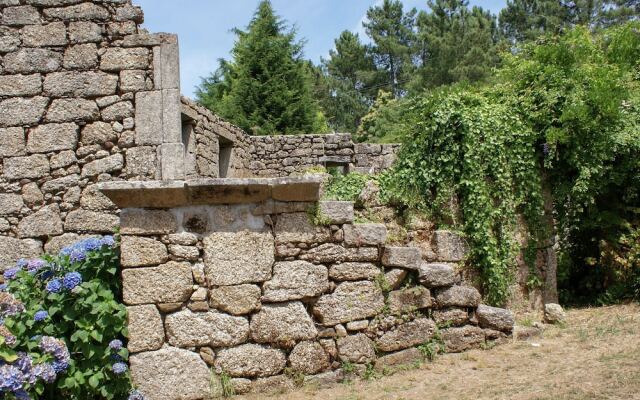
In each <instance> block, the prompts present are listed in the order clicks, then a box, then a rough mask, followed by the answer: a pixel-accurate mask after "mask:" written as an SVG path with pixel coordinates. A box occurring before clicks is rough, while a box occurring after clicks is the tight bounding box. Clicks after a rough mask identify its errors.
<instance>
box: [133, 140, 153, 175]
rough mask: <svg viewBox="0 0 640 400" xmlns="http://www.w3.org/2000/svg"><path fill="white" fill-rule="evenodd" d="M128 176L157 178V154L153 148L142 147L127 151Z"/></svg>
mask: <svg viewBox="0 0 640 400" xmlns="http://www.w3.org/2000/svg"><path fill="white" fill-rule="evenodd" d="M126 158H127V163H126V169H125V171H126V174H127V176H128V177H155V175H156V171H157V168H158V167H157V165H156V164H157V152H156V149H155V148H154V147H152V146H140V147H134V148H132V149H129V150H127V156H126Z"/></svg>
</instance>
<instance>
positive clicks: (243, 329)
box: [165, 310, 249, 348]
mask: <svg viewBox="0 0 640 400" xmlns="http://www.w3.org/2000/svg"><path fill="white" fill-rule="evenodd" d="M165 326H166V330H167V338H168V340H169V344H171V345H172V346H176V347H187V348H188V347H202V346H211V347H232V346H237V345H239V344H242V343H244V342H246V341H247V339H248V338H249V322H248V321H247V320H246V318H243V317H232V316H230V315H226V314H222V313H218V312H215V311H209V312H206V313H194V312H191V311H189V310H184V311H180V312H177V313H175V314H170V315H168V316H167V317H166V319H165Z"/></svg>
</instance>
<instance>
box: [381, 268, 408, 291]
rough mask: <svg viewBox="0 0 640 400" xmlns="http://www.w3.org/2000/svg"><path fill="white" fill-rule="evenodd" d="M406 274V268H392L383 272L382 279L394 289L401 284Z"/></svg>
mask: <svg viewBox="0 0 640 400" xmlns="http://www.w3.org/2000/svg"><path fill="white" fill-rule="evenodd" d="M407 275H408V272H407V270H406V269H401V268H393V269H390V270H389V271H387V272H385V273H384V280H385V282H386V284H387V285H388V287H389V289H391V290H395V289H397V288H399V287H400V285H402V282H404V280H405V278H406V277H407Z"/></svg>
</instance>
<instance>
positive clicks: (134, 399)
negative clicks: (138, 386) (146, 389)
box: [127, 390, 145, 400]
mask: <svg viewBox="0 0 640 400" xmlns="http://www.w3.org/2000/svg"><path fill="white" fill-rule="evenodd" d="M127 400H145V399H144V395H143V394H142V392H140V391H139V390H132V391H131V392H129V398H128V399H127Z"/></svg>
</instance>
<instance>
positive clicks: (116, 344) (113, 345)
mask: <svg viewBox="0 0 640 400" xmlns="http://www.w3.org/2000/svg"><path fill="white" fill-rule="evenodd" d="M109 348H110V349H111V350H113V351H120V350H121V349H122V340H119V339H114V340H112V341H111V342H109Z"/></svg>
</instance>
